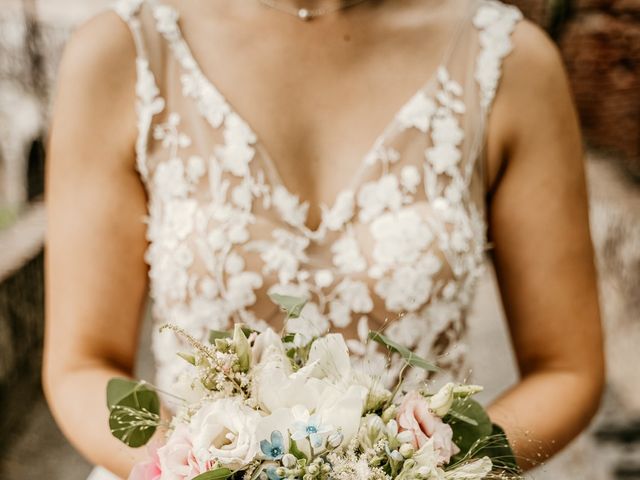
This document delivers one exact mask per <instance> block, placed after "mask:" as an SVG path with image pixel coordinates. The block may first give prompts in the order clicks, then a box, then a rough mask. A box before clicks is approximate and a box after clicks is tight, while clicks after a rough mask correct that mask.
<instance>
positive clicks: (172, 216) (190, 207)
mask: <svg viewBox="0 0 640 480" xmlns="http://www.w3.org/2000/svg"><path fill="white" fill-rule="evenodd" d="M197 208H198V203H197V202H196V201H195V200H193V199H188V200H171V201H168V202H166V203H165V218H164V220H165V225H164V228H165V231H166V232H171V233H172V234H173V235H175V237H176V238H178V239H180V240H182V239H185V238H186V237H187V235H189V234H190V233H191V231H192V230H193V220H194V216H195V213H196V209H197Z"/></svg>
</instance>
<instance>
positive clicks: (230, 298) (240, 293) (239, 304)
mask: <svg viewBox="0 0 640 480" xmlns="http://www.w3.org/2000/svg"><path fill="white" fill-rule="evenodd" d="M260 287H262V276H260V275H259V274H257V273H256V272H241V273H238V274H236V275H233V276H231V277H230V278H229V281H228V282H227V292H226V295H225V300H226V301H227V303H228V306H229V308H230V309H231V310H239V309H242V308H244V307H247V306H249V305H253V304H254V303H255V302H256V294H255V292H254V290H256V289H258V288H260Z"/></svg>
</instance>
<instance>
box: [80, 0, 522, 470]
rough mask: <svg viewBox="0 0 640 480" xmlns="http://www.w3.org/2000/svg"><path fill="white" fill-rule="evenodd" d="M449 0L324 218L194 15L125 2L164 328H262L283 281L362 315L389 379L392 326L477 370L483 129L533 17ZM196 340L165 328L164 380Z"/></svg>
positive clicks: (447, 368) (356, 348) (312, 321)
mask: <svg viewBox="0 0 640 480" xmlns="http://www.w3.org/2000/svg"><path fill="white" fill-rule="evenodd" d="M440 4H441V5H440V6H439V9H440V10H439V15H442V20H441V21H442V22H447V25H449V24H450V28H446V29H443V30H446V31H447V32H449V33H448V38H447V39H446V42H442V43H443V44H444V45H446V46H445V47H444V49H443V51H442V52H437V54H438V55H440V59H441V60H440V62H439V64H438V67H437V68H436V69H435V70H434V71H433V74H432V76H431V77H430V78H429V79H426V81H425V83H424V84H423V85H422V86H421V88H419V89H418V91H416V92H415V94H414V95H412V96H411V98H410V99H408V100H407V101H406V103H405V104H404V105H402V106H399V108H398V110H397V113H396V114H395V115H394V117H393V118H391V119H389V123H388V125H387V127H386V128H385V129H384V131H383V132H382V133H381V134H380V135H379V136H378V138H377V139H376V140H375V141H374V142H372V145H371V147H370V149H369V151H368V153H367V154H366V155H364V156H363V158H362V160H361V164H360V167H359V168H358V171H357V174H356V175H355V176H354V177H353V178H351V180H350V181H346V182H345V186H344V188H343V189H342V190H341V191H340V193H339V194H338V195H337V196H336V198H335V201H334V202H333V204H332V205H324V206H322V216H321V222H320V224H319V226H318V227H317V228H314V229H312V228H310V227H308V226H307V216H308V215H307V214H308V208H309V205H308V204H307V203H305V202H302V201H301V200H300V199H299V198H298V196H296V195H295V194H293V193H292V191H291V189H290V188H289V187H288V186H287V185H285V184H284V183H283V181H282V179H281V177H280V175H279V174H278V167H277V163H278V162H277V159H273V158H272V157H271V156H270V154H269V152H268V151H266V149H265V147H264V145H263V144H262V143H261V139H260V138H259V136H258V135H257V134H256V132H255V131H254V130H253V129H252V127H251V125H250V119H246V118H244V117H243V116H242V114H241V113H240V112H238V111H236V110H235V109H234V106H233V105H232V104H231V103H230V102H229V101H228V100H227V99H226V98H225V96H224V95H223V93H221V92H220V91H219V90H218V89H217V88H216V86H215V79H214V78H209V77H208V76H206V75H205V74H204V73H203V71H202V70H201V66H200V64H199V62H198V61H197V60H196V59H195V58H194V55H193V54H192V50H191V45H190V44H188V43H187V42H186V41H185V38H184V37H183V35H182V31H181V25H180V21H179V13H180V12H179V11H178V10H177V9H176V8H175V7H172V6H169V5H167V4H163V3H162V2H161V1H160V0H122V1H120V2H119V3H117V4H116V6H115V11H116V12H117V14H118V15H119V16H120V17H121V18H122V19H123V21H124V22H126V24H127V25H128V26H129V27H130V29H131V32H132V35H133V38H134V41H135V44H136V49H137V78H138V80H137V88H136V92H137V105H136V107H137V115H138V130H139V132H138V134H139V135H138V140H137V144H136V156H137V164H136V166H137V170H138V172H139V174H140V177H141V179H142V181H143V182H144V185H145V187H146V189H147V192H148V198H149V200H148V216H147V218H146V222H147V226H148V230H147V236H148V241H149V246H148V249H147V252H146V261H147V263H148V264H149V267H150V273H149V275H150V284H151V296H152V299H153V318H154V322H155V323H156V325H158V326H159V325H161V324H164V323H173V324H175V325H178V326H180V327H182V328H184V329H185V330H186V331H188V332H189V333H191V334H192V335H194V336H195V337H197V338H200V339H203V340H205V339H206V338H207V335H208V332H209V330H211V329H216V330H225V329H229V328H230V327H231V326H232V325H233V323H234V322H242V323H244V324H247V325H249V326H251V327H254V328H257V329H263V328H264V327H265V326H266V325H267V324H268V322H269V320H270V319H272V318H275V317H276V316H277V315H280V313H279V312H278V309H277V307H275V305H273V303H272V302H271V301H270V300H269V298H268V293H272V292H275V293H281V294H287V295H295V296H304V297H306V298H307V299H308V300H309V301H308V303H307V304H306V306H305V307H304V310H303V311H302V316H301V318H300V319H298V320H292V321H290V322H289V324H288V329H289V330H291V331H296V332H301V333H305V334H307V335H314V334H318V333H321V332H324V331H326V330H328V329H331V330H334V331H344V330H345V329H347V328H348V327H349V326H351V327H353V326H357V327H356V328H355V329H354V328H352V329H351V331H354V330H355V332H357V334H356V335H355V336H354V335H351V338H350V340H349V348H350V351H351V354H352V355H353V356H354V357H356V358H357V361H359V362H360V363H362V364H363V365H365V366H366V368H367V369H368V371H370V372H372V373H374V374H375V373H378V374H380V375H383V374H384V375H393V374H395V373H397V372H398V368H399V366H400V362H392V363H391V365H390V366H389V365H387V363H388V358H387V356H386V355H385V354H384V353H382V352H381V351H380V350H379V349H378V348H376V346H375V345H374V344H373V343H372V342H366V336H367V332H368V330H369V329H375V330H377V329H381V328H384V332H385V334H386V335H388V336H389V337H391V338H392V339H394V340H396V341H397V342H399V343H401V344H403V345H405V346H407V347H408V348H411V349H412V350H414V351H415V352H416V353H417V354H418V355H421V356H423V357H424V358H427V359H430V360H437V361H438V363H439V365H440V366H441V367H442V368H443V375H445V376H447V377H453V378H458V379H459V378H460V377H461V376H463V375H465V374H466V373H467V372H466V370H465V366H464V359H465V353H466V347H465V342H464V334H465V315H466V313H467V310H468V308H469V305H470V302H471V300H472V297H473V293H474V287H475V285H476V282H477V280H478V278H479V277H480V275H481V274H482V270H483V267H484V260H485V251H486V249H487V248H488V242H487V238H486V233H487V219H486V211H485V203H484V201H485V194H486V191H485V176H484V175H485V172H484V167H483V159H484V154H485V150H484V146H485V139H486V128H485V127H486V125H487V117H488V114H489V111H490V109H491V105H492V102H493V100H494V97H495V95H496V92H497V88H498V85H499V80H500V76H501V69H502V60H503V58H504V57H505V56H506V55H507V54H508V53H509V52H510V51H511V49H512V43H511V33H512V32H513V30H514V28H515V25H516V24H517V22H518V21H519V20H520V19H521V18H522V15H521V13H520V11H519V10H518V9H517V8H515V7H513V6H508V5H505V4H503V3H500V2H498V1H494V0H449V1H447V2H440ZM439 21H440V20H439ZM181 349H184V346H183V345H181V343H180V340H179V339H178V338H177V337H176V336H175V335H174V334H172V333H170V332H164V333H160V332H159V329H158V328H154V333H153V339H152V350H153V353H154V357H155V362H156V366H157V377H156V379H155V382H156V384H157V386H158V387H159V388H161V389H164V390H169V391H170V390H171V389H172V388H173V387H172V386H173V385H174V384H175V382H176V381H179V379H180V374H181V372H182V371H183V369H184V368H186V362H184V361H183V360H181V359H180V358H178V357H177V356H176V352H178V351H181ZM415 379H419V378H418V377H416V378H414V380H415ZM92 478H96V479H97V478H105V479H106V478H110V476H109V475H108V474H107V473H106V472H103V471H96V472H94V475H93V477H92Z"/></svg>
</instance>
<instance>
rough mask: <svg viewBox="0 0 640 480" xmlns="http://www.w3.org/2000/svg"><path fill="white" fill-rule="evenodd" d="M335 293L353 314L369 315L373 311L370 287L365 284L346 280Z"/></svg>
mask: <svg viewBox="0 0 640 480" xmlns="http://www.w3.org/2000/svg"><path fill="white" fill-rule="evenodd" d="M335 291H336V293H337V295H338V297H339V298H340V300H341V301H342V302H343V303H344V304H345V305H347V307H348V308H349V309H350V310H351V311H353V312H356V313H368V312H370V311H371V310H372V309H373V301H372V300H371V297H370V296H369V287H368V286H367V285H366V284H365V283H364V282H361V281H358V280H351V279H349V278H345V279H344V280H342V281H341V282H340V283H339V284H338V286H337V287H336V290H335Z"/></svg>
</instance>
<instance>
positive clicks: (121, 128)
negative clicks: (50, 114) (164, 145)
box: [53, 11, 136, 141]
mask: <svg viewBox="0 0 640 480" xmlns="http://www.w3.org/2000/svg"><path fill="white" fill-rule="evenodd" d="M135 58H136V52H135V45H134V42H133V38H132V36H131V32H130V31H129V27H128V26H127V25H126V23H125V22H124V21H123V20H122V19H121V18H120V17H119V16H118V15H117V14H116V13H115V12H112V11H105V12H103V13H100V14H98V15H96V16H94V17H92V18H91V19H89V20H88V21H86V22H85V23H83V24H82V25H80V26H79V27H78V28H77V29H76V30H75V31H74V33H73V34H72V35H71V37H70V39H69V41H68V42H67V44H66V46H65V50H64V54H63V58H62V61H61V64H60V68H59V72H58V79H57V91H56V96H55V102H54V118H53V123H54V127H53V129H54V132H55V130H56V127H58V132H60V130H61V129H60V125H61V124H62V123H64V124H66V125H69V126H70V127H71V129H72V130H74V131H75V132H83V131H84V130H88V129H91V130H92V131H94V132H97V131H100V130H101V129H105V128H106V129H109V130H111V131H112V133H113V135H114V136H115V137H116V139H117V138H122V139H123V141H124V138H125V137H129V138H127V141H128V140H130V139H131V135H132V134H133V133H134V130H135V111H134V102H135V78H136V67H135ZM132 127H133V129H132ZM65 130H69V129H65ZM63 133H64V132H63ZM76 138H77V134H76Z"/></svg>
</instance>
